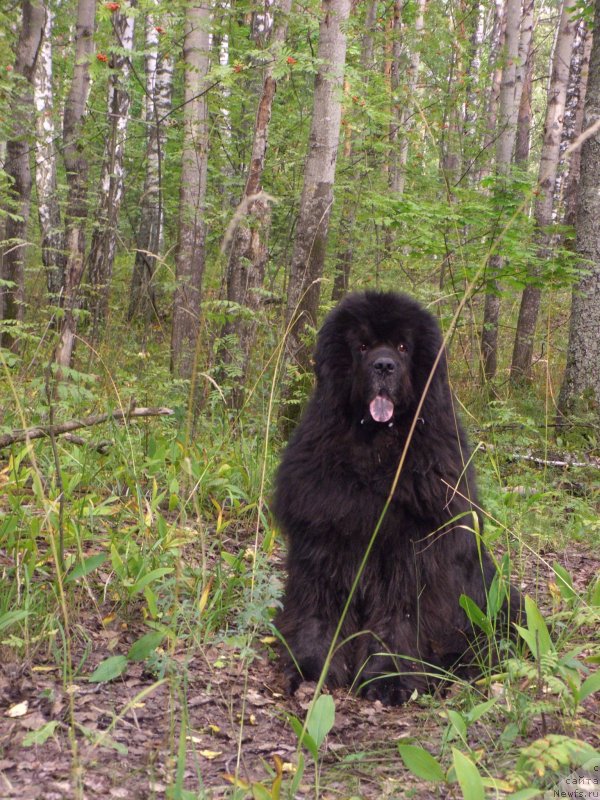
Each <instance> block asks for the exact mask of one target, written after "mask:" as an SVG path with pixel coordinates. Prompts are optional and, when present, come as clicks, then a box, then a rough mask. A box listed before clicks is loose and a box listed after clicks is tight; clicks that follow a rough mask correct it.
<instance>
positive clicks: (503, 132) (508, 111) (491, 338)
mask: <svg viewBox="0 0 600 800" xmlns="http://www.w3.org/2000/svg"><path fill="white" fill-rule="evenodd" d="M520 25H521V0H507V4H506V30H505V40H504V42H505V44H504V65H503V69H502V81H501V84H500V97H499V110H498V138H497V141H496V175H497V179H498V182H499V187H500V188H501V187H502V186H503V185H505V184H506V182H507V181H508V179H509V176H510V165H511V161H512V155H513V148H514V144H515V135H516V126H517V115H518V111H519V104H520V101H521V97H520V94H519V92H518V89H517V86H518V84H517V83H516V77H517V57H518V52H519V39H520V35H519V34H520ZM502 265H503V259H502V256H501V255H500V254H499V253H498V252H495V253H493V254H492V256H491V257H490V259H489V263H488V274H487V280H486V295H485V306H484V311H483V329H482V332H481V355H482V362H483V374H484V377H485V378H488V379H489V378H493V377H494V375H495V374H496V369H497V366H498V324H499V319H500V293H499V291H500V290H499V285H498V273H499V272H500V270H501V269H502Z"/></svg>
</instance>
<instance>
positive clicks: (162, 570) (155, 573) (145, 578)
mask: <svg viewBox="0 0 600 800" xmlns="http://www.w3.org/2000/svg"><path fill="white" fill-rule="evenodd" d="M170 572H173V568H172V567H158V569H153V570H151V571H150V572H147V573H146V574H145V575H142V577H141V578H140V579H139V580H137V581H136V582H135V583H134V584H133V586H132V587H131V593H132V594H136V593H137V592H141V591H142V590H143V589H144V588H145V587H146V586H148V584H149V583H152V581H156V580H158V579H159V578H164V577H165V575H168V574H169V573H170Z"/></svg>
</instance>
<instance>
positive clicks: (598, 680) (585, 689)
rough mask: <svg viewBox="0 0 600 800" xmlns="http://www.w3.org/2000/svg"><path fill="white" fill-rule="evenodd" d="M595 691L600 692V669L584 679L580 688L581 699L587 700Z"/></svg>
mask: <svg viewBox="0 0 600 800" xmlns="http://www.w3.org/2000/svg"><path fill="white" fill-rule="evenodd" d="M594 692H600V669H599V670H598V671H597V672H594V673H592V675H590V676H589V677H588V678H586V679H585V680H584V682H583V683H582V684H581V688H580V689H579V701H580V702H581V701H582V700H585V698H586V697H589V696H590V695H591V694H594Z"/></svg>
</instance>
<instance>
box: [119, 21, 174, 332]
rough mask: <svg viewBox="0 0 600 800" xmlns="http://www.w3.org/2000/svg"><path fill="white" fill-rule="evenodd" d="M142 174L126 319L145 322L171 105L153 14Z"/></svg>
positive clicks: (152, 296)
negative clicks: (143, 176)
mask: <svg viewBox="0 0 600 800" xmlns="http://www.w3.org/2000/svg"><path fill="white" fill-rule="evenodd" d="M145 70H146V97H145V122H146V175H145V178H144V190H143V195H142V199H141V202H140V221H139V226H138V233H137V246H136V251H135V263H134V265H133V273H132V277H131V292H130V298H129V308H128V311H127V319H129V320H132V319H141V320H144V321H145V322H149V321H150V320H151V318H152V316H153V315H156V313H157V310H156V287H155V285H154V273H155V271H156V264H157V261H158V259H159V258H160V255H161V251H162V247H163V238H164V235H163V234H164V203H163V180H162V178H163V163H164V152H165V143H166V123H165V117H166V116H167V114H168V113H169V111H170V109H171V105H172V100H171V97H172V86H173V62H172V60H171V58H170V57H169V56H168V55H166V54H164V53H160V52H159V33H158V31H157V30H156V24H155V19H154V17H153V15H151V14H150V15H148V17H147V20H146V58H145Z"/></svg>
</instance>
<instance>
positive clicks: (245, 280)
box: [223, 0, 292, 407]
mask: <svg viewBox="0 0 600 800" xmlns="http://www.w3.org/2000/svg"><path fill="white" fill-rule="evenodd" d="M291 7H292V0H277V1H276V2H275V3H274V4H273V6H272V7H271V13H273V14H275V20H274V23H273V26H272V27H270V30H271V31H272V33H271V56H270V58H269V61H268V62H267V66H266V67H265V73H264V79H263V85H262V91H261V94H260V99H259V103H258V109H257V112H256V123H255V126H254V139H253V142H252V153H251V156H250V166H249V169H248V177H247V179H246V186H245V189H244V194H243V197H242V200H241V205H242V207H243V209H244V218H243V219H242V220H241V221H240V223H239V225H238V226H237V228H236V229H235V232H234V234H233V240H232V242H231V246H230V247H231V249H230V254H229V263H228V265H227V299H228V300H229V301H230V302H233V303H237V304H238V305H243V306H246V307H247V308H248V309H249V310H250V311H251V312H252V316H251V318H250V319H246V318H244V317H243V316H241V315H239V316H237V317H236V318H235V319H234V320H232V321H231V322H228V323H227V324H226V325H225V326H224V329H223V335H224V336H227V335H229V336H231V335H233V336H235V337H236V339H237V344H238V347H239V358H240V364H239V366H240V371H241V374H242V375H245V373H246V368H247V365H248V359H249V356H250V350H251V347H252V344H253V342H254V337H255V332H256V321H255V318H254V314H255V313H256V312H257V311H258V308H259V306H260V289H261V288H262V285H263V281H264V277H265V267H266V263H267V257H268V251H267V241H266V237H267V235H268V230H269V227H270V221H271V220H270V213H269V201H268V200H267V199H266V198H265V196H264V193H262V176H263V172H264V168H265V156H266V152H267V144H268V137H269V123H270V121H271V109H272V107H273V98H274V97H275V92H276V91H277V81H276V79H275V78H274V76H273V73H274V68H275V64H276V61H277V57H278V54H279V51H280V49H281V47H282V45H283V43H284V42H285V36H286V31H287V25H288V16H289V13H290V9H291ZM243 396H244V393H243V391H241V390H240V389H239V388H238V389H236V390H235V391H234V396H233V402H234V405H235V407H240V405H241V403H242V400H243Z"/></svg>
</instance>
